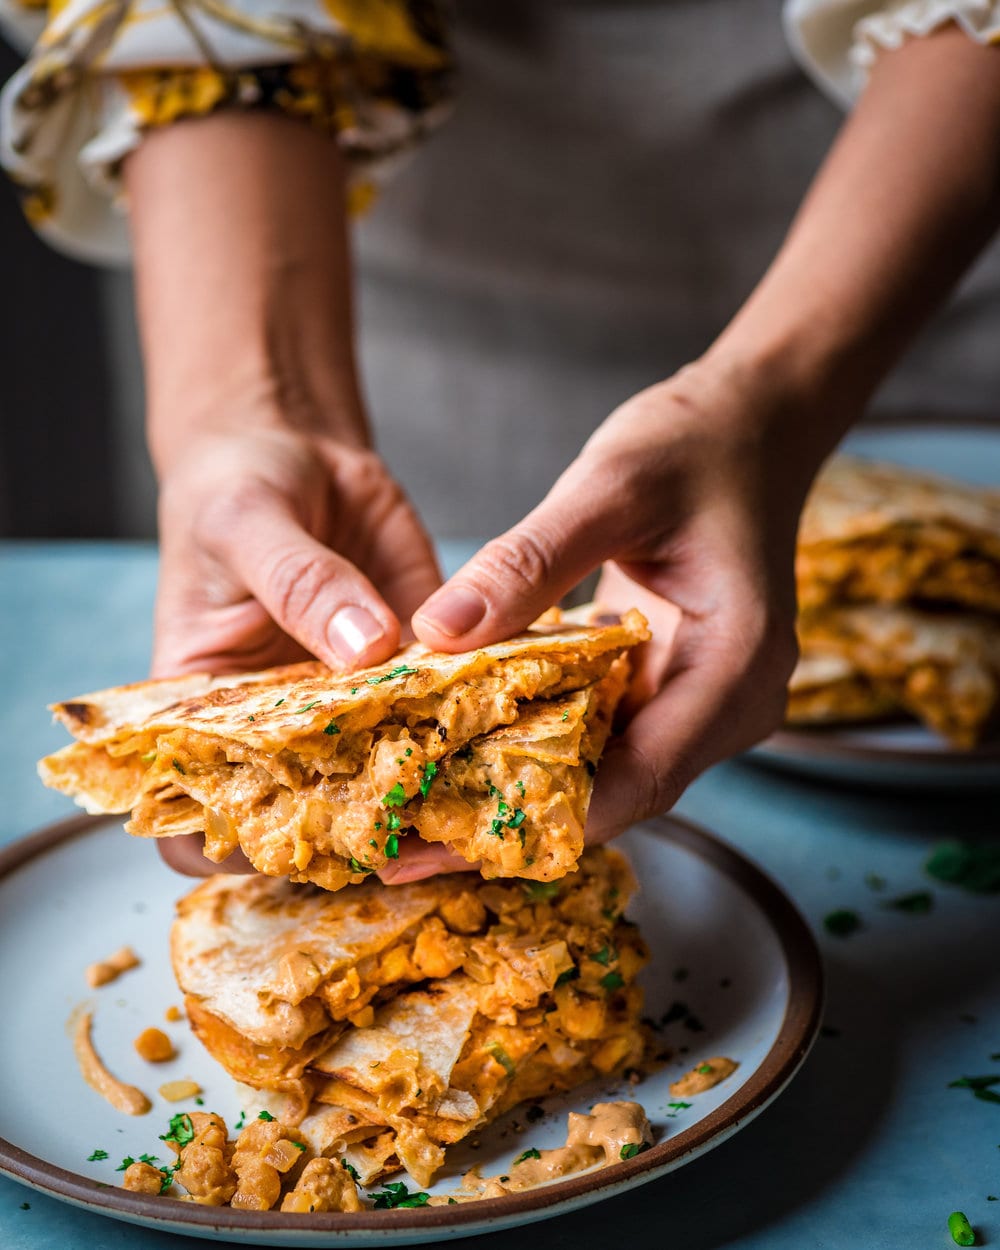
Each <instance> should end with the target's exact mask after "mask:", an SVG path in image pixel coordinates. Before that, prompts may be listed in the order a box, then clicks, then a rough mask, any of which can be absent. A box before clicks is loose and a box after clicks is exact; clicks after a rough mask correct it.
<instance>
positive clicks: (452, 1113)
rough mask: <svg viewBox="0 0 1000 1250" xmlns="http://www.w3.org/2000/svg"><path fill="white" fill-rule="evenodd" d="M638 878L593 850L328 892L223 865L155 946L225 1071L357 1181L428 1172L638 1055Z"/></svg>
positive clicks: (614, 856) (611, 854)
mask: <svg viewBox="0 0 1000 1250" xmlns="http://www.w3.org/2000/svg"><path fill="white" fill-rule="evenodd" d="M634 888H635V882H634V878H633V877H632V874H631V871H630V869H629V867H628V865H627V863H626V862H625V860H624V858H623V857H622V856H621V855H620V854H619V853H618V852H616V851H613V850H608V849H606V848H602V847H593V848H590V849H588V850H587V851H585V852H584V854H583V856H582V858H581V860H580V871H579V872H578V873H575V874H573V875H571V876H569V877H567V878H566V879H565V880H564V881H562V882H558V883H551V884H540V883H536V882H520V881H503V882H501V881H493V882H486V881H483V880H482V879H481V878H478V877H474V876H470V875H468V874H457V875H452V876H445V877H438V878H434V879H433V880H430V881H426V882H418V883H414V884H410V885H404V886H383V885H382V884H381V883H379V882H378V881H375V880H369V881H367V882H366V883H365V884H363V885H360V886H358V887H357V888H356V889H352V890H349V891H344V892H342V893H339V894H330V893H329V892H326V891H323V890H321V889H319V888H317V887H315V886H308V885H294V884H290V883H288V882H285V881H280V880H276V879H274V878H267V877H246V876H220V877H216V878H214V879H211V880H209V881H206V882H205V883H204V884H202V885H199V886H198V887H197V888H196V889H195V890H194V891H192V892H191V893H190V894H189V895H188V896H187V897H186V898H184V899H182V900H181V902H180V904H179V905H178V912H177V918H176V920H175V923H174V927H173V931H172V935H171V953H172V959H173V965H174V971H175V974H176V976H177V980H178V984H179V985H180V988H181V990H182V991H183V993H184V996H185V1006H186V1010H187V1013H188V1017H189V1019H190V1021H191V1024H192V1027H193V1028H194V1030H195V1032H196V1033H197V1035H198V1036H199V1038H200V1039H201V1040H202V1042H203V1043H204V1044H205V1046H206V1048H207V1049H208V1050H209V1051H210V1053H211V1054H212V1055H213V1056H214V1057H215V1058H216V1059H217V1060H218V1061H219V1062H220V1063H222V1065H223V1066H224V1067H225V1068H226V1069H227V1070H228V1071H229V1072H230V1073H231V1074H232V1075H233V1076H235V1077H236V1078H237V1079H238V1080H240V1081H242V1082H243V1083H244V1084H246V1085H248V1086H251V1087H253V1088H255V1089H257V1090H259V1091H262V1096H263V1097H266V1098H272V1099H276V1100H278V1102H277V1103H276V1104H270V1105H277V1106H278V1107H280V1112H281V1116H282V1118H283V1119H285V1120H286V1121H287V1120H289V1119H290V1118H291V1119H295V1120H298V1121H299V1122H300V1123H301V1128H302V1131H303V1132H306V1133H313V1132H314V1133H315V1135H316V1137H317V1142H316V1143H314V1144H315V1146H316V1148H317V1149H318V1150H321V1149H328V1148H336V1149H337V1150H340V1149H341V1148H345V1157H348V1158H349V1159H350V1161H351V1162H352V1164H353V1165H354V1166H356V1167H358V1168H359V1170H361V1169H362V1165H363V1171H364V1175H365V1176H366V1177H368V1178H369V1179H373V1178H374V1177H375V1176H376V1175H386V1174H388V1173H389V1172H391V1171H393V1170H395V1169H397V1168H399V1167H400V1166H403V1167H406V1168H407V1169H408V1170H409V1171H410V1172H411V1174H412V1175H413V1176H414V1177H415V1178H416V1179H417V1181H418V1182H419V1183H420V1184H426V1183H428V1182H429V1180H430V1178H431V1176H432V1175H433V1173H434V1171H435V1170H436V1169H437V1168H438V1167H440V1165H441V1162H442V1161H443V1157H444V1148H445V1147H446V1146H447V1145H448V1144H449V1143H451V1142H455V1141H459V1140H461V1139H462V1138H463V1137H466V1136H467V1135H468V1134H469V1133H471V1132H473V1131H474V1130H475V1129H477V1128H478V1127H480V1126H481V1125H482V1124H484V1123H486V1122H487V1121H488V1120H490V1119H493V1118H494V1117H495V1116H497V1115H499V1114H500V1113H501V1112H502V1111H504V1110H506V1109H507V1108H508V1107H510V1106H513V1105H514V1104H515V1103H517V1102H518V1101H520V1100H522V1099H524V1098H530V1097H538V1096H541V1095H543V1094H546V1093H549V1092H553V1091H555V1090H561V1089H568V1088H572V1087H573V1086H574V1085H577V1084H579V1083H580V1082H582V1081H585V1080H587V1079H589V1078H590V1077H592V1076H594V1075H596V1074H598V1073H604V1074H606V1073H609V1072H612V1071H616V1070H620V1069H621V1068H623V1067H625V1066H627V1065H629V1064H634V1063H636V1062H637V1061H638V1060H639V1059H640V1057H641V1055H642V1052H643V1045H644V1041H643V1034H642V1028H641V1025H640V1020H639V1016H640V1011H641V992H640V990H639V989H638V987H637V986H636V984H635V977H636V975H637V973H638V972H639V970H640V968H641V967H642V966H643V964H644V962H645V960H646V958H647V953H646V949H645V946H644V945H643V942H642V939H641V937H640V936H639V935H638V932H637V930H636V929H635V927H634V926H632V925H629V924H627V923H626V922H624V921H623V919H622V912H623V910H624V908H625V906H626V904H627V902H628V899H629V897H630V895H631V893H632V891H633V890H634ZM320 1139H321V1140H320ZM310 1140H312V1139H311V1138H310ZM331 1143H333V1145H331ZM347 1146H350V1147H351V1150H352V1151H353V1152H354V1153H349V1152H347V1151H346V1147H347Z"/></svg>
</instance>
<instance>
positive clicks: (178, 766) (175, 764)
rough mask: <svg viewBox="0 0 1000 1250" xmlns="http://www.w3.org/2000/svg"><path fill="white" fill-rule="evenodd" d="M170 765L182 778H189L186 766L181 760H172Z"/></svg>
mask: <svg viewBox="0 0 1000 1250" xmlns="http://www.w3.org/2000/svg"><path fill="white" fill-rule="evenodd" d="M170 763H171V765H172V767H174V768H176V769H177V771H178V772H179V773H180V775H181V776H182V777H186V776H187V773H185V771H184V765H183V764H182V763H181V762H180V760H171V761H170Z"/></svg>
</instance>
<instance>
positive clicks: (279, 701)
mask: <svg viewBox="0 0 1000 1250" xmlns="http://www.w3.org/2000/svg"><path fill="white" fill-rule="evenodd" d="M284 701H285V700H284V699H279V700H278V702H277V703H276V704H275V705H274V706H275V707H281V705H282V703H284Z"/></svg>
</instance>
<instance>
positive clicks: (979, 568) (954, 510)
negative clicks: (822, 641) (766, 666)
mask: <svg viewBox="0 0 1000 1250" xmlns="http://www.w3.org/2000/svg"><path fill="white" fill-rule="evenodd" d="M796 580H797V583H798V595H799V606H800V608H802V609H803V610H807V609H812V608H817V607H821V606H823V605H824V604H830V603H834V602H844V601H847V602H869V601H871V602H877V603H903V602H906V601H916V600H919V601H922V602H924V603H936V604H952V605H961V606H963V607H968V608H973V609H976V610H979V611H987V612H1000V491H997V490H988V489H985V488H982V487H977V486H971V485H969V484H967V483H964V482H956V481H952V480H949V479H947V478H943V477H937V476H934V475H931V474H927V473H918V472H916V471H914V470H912V469H907V468H904V467H902V466H900V465H889V464H880V463H876V462H874V461H869V460H862V459H858V458H856V457H853V456H843V455H840V456H835V457H833V458H832V459H831V460H830V461H828V463H827V464H826V466H825V467H824V469H823V471H822V472H821V473H820V475H819V477H818V478H817V480H816V483H815V485H814V487H813V490H812V492H811V493H810V496H809V499H808V500H807V502H806V507H805V510H804V512H803V515H802V521H801V524H800V527H799V540H798V553H797V557H796Z"/></svg>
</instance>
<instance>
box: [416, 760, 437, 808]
mask: <svg viewBox="0 0 1000 1250" xmlns="http://www.w3.org/2000/svg"><path fill="white" fill-rule="evenodd" d="M437 771H438V766H437V764H435V763H434V761H433V760H428V761H427V763H426V764H425V765H424V775H423V777H422V778H421V780H420V793H421V794H422V795H423V797H424V798H425V799H426V798H427V792H428V791H429V790H430V788H431V783H432V782H433V780H434V778H435V777H436V776H437Z"/></svg>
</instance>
